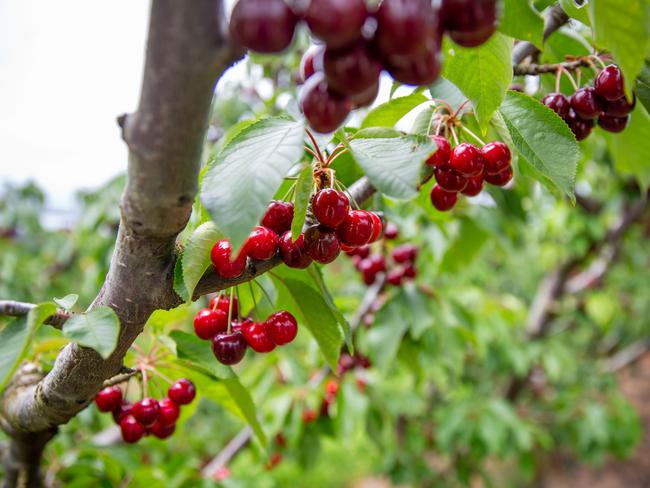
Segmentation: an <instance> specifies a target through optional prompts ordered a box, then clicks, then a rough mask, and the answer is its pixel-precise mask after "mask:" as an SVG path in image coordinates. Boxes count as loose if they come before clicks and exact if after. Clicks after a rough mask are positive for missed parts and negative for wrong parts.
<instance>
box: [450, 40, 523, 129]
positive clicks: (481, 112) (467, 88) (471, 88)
mask: <svg viewBox="0 0 650 488" xmlns="http://www.w3.org/2000/svg"><path fill="white" fill-rule="evenodd" d="M512 43H513V41H512V38H510V37H507V36H504V35H503V34H499V33H498V32H497V33H495V34H494V35H493V36H492V37H491V38H490V40H488V41H487V42H486V43H485V44H483V45H481V46H479V47H475V48H471V49H468V48H462V47H460V46H457V45H454V44H452V43H445V49H446V57H445V64H444V69H443V76H445V77H446V78H448V79H449V80H450V81H451V82H452V83H454V84H455V85H456V86H457V87H458V88H459V89H460V90H461V91H462V92H463V94H464V95H465V96H466V97H467V98H469V99H470V100H471V102H472V105H473V106H474V114H475V115H476V119H477V120H478V122H479V125H480V126H481V129H482V130H483V131H484V132H485V130H486V129H487V126H488V123H489V122H490V118H491V117H492V114H493V113H494V112H495V111H496V110H497V108H499V105H501V102H502V101H503V99H504V97H505V94H506V91H507V90H508V86H509V85H510V83H511V82H512V65H511V64H510V63H511V61H510V57H511V55H512Z"/></svg>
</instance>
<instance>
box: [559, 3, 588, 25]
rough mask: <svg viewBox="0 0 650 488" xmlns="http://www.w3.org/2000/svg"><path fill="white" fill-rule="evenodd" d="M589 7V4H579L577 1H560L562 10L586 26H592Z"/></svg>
mask: <svg viewBox="0 0 650 488" xmlns="http://www.w3.org/2000/svg"><path fill="white" fill-rule="evenodd" d="M588 5H589V4H588V3H587V2H580V4H579V2H577V1H576V0H560V6H561V7H562V10H564V12H565V13H566V14H567V15H568V16H569V17H571V18H572V19H576V20H578V21H580V22H582V23H583V24H585V25H591V19H590V18H589V9H588Z"/></svg>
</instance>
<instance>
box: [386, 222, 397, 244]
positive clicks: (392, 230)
mask: <svg viewBox="0 0 650 488" xmlns="http://www.w3.org/2000/svg"><path fill="white" fill-rule="evenodd" d="M398 237H399V229H398V228H397V226H396V225H395V224H393V223H392V222H389V223H388V224H386V229H385V230H384V238H385V239H387V240H389V241H392V240H393V239H397V238H398Z"/></svg>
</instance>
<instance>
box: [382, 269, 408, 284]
mask: <svg viewBox="0 0 650 488" xmlns="http://www.w3.org/2000/svg"><path fill="white" fill-rule="evenodd" d="M403 276H404V275H403V274H402V270H400V269H391V270H390V271H389V272H388V274H387V275H386V281H387V282H388V283H390V284H391V285H393V286H400V285H401V284H402V278H403Z"/></svg>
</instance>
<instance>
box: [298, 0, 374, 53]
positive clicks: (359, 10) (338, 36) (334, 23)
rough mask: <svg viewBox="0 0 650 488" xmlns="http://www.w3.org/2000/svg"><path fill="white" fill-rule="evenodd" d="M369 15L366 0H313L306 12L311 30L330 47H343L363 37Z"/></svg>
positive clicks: (306, 19) (306, 18)
mask: <svg viewBox="0 0 650 488" xmlns="http://www.w3.org/2000/svg"><path fill="white" fill-rule="evenodd" d="M367 17H368V10H367V9H366V3H365V2H364V0H311V2H310V3H309V8H307V11H306V12H305V21H306V22H307V25H308V26H309V30H310V31H311V32H312V34H313V35H314V36H316V37H318V38H319V39H321V40H323V41H325V44H327V46H328V47H342V46H346V45H349V44H351V43H353V42H355V41H357V40H359V39H361V28H362V27H363V24H364V23H365V22H366V18H367Z"/></svg>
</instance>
